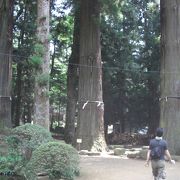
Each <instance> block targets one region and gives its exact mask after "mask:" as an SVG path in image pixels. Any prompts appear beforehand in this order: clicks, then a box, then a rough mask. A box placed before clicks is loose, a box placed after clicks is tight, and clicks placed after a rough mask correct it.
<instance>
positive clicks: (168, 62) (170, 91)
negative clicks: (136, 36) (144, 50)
mask: <svg viewBox="0 0 180 180" xmlns="http://www.w3.org/2000/svg"><path fill="white" fill-rule="evenodd" d="M179 9H180V1H176V0H171V1H169V0H162V1H161V33H162V36H161V43H162V44H161V48H162V49H161V50H162V51H161V98H164V99H162V100H161V106H160V107H161V115H160V123H161V126H162V127H163V128H164V129H165V134H164V135H165V138H166V139H167V141H168V145H169V149H170V151H171V153H172V154H177V155H180V141H179V137H180V109H179V108H180V99H177V98H165V97H168V96H174V97H177V96H178V97H179V96H180V71H179V70H180V61H179V57H180V40H179V39H180V26H179V22H180V16H179Z"/></svg>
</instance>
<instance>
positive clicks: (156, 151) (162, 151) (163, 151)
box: [145, 128, 175, 180]
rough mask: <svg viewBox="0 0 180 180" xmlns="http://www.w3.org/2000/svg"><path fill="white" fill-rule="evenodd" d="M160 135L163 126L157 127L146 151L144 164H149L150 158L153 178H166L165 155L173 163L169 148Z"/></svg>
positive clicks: (161, 134) (158, 179)
mask: <svg viewBox="0 0 180 180" xmlns="http://www.w3.org/2000/svg"><path fill="white" fill-rule="evenodd" d="M162 137H163V128H157V130H156V137H155V138H154V139H152V140H150V144H149V150H148V152H147V158H146V164H145V165H146V166H149V162H150V160H151V167H152V173H153V176H154V180H163V179H166V171H165V156H166V157H167V158H168V160H169V161H170V162H171V163H172V164H175V161H174V160H172V158H171V155H170V153H169V150H168V148H167V142H166V141H165V140H164V139H163V138H162Z"/></svg>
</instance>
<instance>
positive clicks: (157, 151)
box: [150, 141, 162, 159]
mask: <svg viewBox="0 0 180 180" xmlns="http://www.w3.org/2000/svg"><path fill="white" fill-rule="evenodd" d="M150 156H151V159H160V157H161V156H162V147H161V146H160V141H158V145H157V146H155V147H154V148H153V149H152V150H151V154H150Z"/></svg>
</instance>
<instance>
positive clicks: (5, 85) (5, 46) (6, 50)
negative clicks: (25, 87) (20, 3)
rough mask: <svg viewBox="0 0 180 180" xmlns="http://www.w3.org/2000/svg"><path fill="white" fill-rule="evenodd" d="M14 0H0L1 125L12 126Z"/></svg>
mask: <svg viewBox="0 0 180 180" xmlns="http://www.w3.org/2000/svg"><path fill="white" fill-rule="evenodd" d="M13 4H14V1H13V0H6V1H5V0H0V27H1V28H0V127H1V128H2V127H5V126H7V127H11V126H12V123H11V78H12V70H11V68H12V67H11V66H12V65H11V64H12V56H11V54H12V24H13V21H12V20H13Z"/></svg>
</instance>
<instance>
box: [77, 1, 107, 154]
mask: <svg viewBox="0 0 180 180" xmlns="http://www.w3.org/2000/svg"><path fill="white" fill-rule="evenodd" d="M80 13H81V14H80V62H79V63H80V65H79V88H78V105H79V106H78V124H77V138H80V139H82V143H81V146H80V148H81V149H88V150H98V151H102V150H104V148H105V139H104V117H103V116H104V104H103V99H102V64H101V46H100V4H99V1H98V0H81V5H80Z"/></svg>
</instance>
